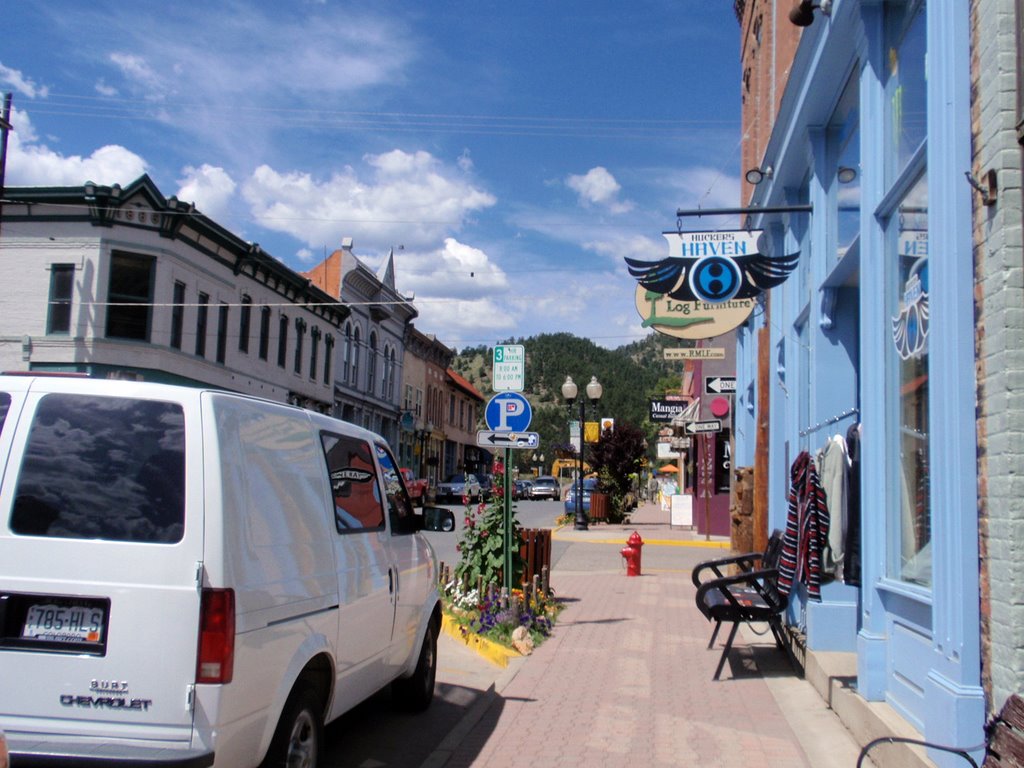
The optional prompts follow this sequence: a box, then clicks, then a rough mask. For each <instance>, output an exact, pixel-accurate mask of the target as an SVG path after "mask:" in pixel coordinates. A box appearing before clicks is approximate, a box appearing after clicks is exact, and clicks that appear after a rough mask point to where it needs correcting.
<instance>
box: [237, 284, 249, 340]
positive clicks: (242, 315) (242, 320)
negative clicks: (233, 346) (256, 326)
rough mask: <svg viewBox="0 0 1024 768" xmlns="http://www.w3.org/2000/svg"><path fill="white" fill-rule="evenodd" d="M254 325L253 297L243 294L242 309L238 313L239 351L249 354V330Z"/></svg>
mask: <svg viewBox="0 0 1024 768" xmlns="http://www.w3.org/2000/svg"><path fill="white" fill-rule="evenodd" d="M251 324H252V297H251V296H249V295H248V294H242V307H241V311H240V312H239V313H238V351H239V352H245V353H246V354H248V353H249V330H250V326H251Z"/></svg>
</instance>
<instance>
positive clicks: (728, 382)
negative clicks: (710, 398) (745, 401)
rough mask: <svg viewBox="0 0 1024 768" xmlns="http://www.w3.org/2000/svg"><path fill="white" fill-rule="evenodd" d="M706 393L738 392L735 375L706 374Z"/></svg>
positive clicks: (732, 393) (730, 393)
mask: <svg viewBox="0 0 1024 768" xmlns="http://www.w3.org/2000/svg"><path fill="white" fill-rule="evenodd" d="M704 394H705V395H734V394H736V377H735V376H705V377H704Z"/></svg>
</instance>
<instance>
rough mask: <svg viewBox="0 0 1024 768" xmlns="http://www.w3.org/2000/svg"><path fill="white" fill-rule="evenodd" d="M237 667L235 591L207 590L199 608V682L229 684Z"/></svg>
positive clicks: (197, 676) (197, 670) (197, 669)
mask: <svg viewBox="0 0 1024 768" xmlns="http://www.w3.org/2000/svg"><path fill="white" fill-rule="evenodd" d="M234 666H235V591H234V590H233V589H204V590H203V597H202V602H201V603H200V606H199V659H198V660H197V662H196V682H197V683H230V682H231V676H232V674H233V673H234Z"/></svg>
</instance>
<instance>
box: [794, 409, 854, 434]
mask: <svg viewBox="0 0 1024 768" xmlns="http://www.w3.org/2000/svg"><path fill="white" fill-rule="evenodd" d="M858 413H860V409H859V408H848V409H847V410H845V411H843V412H842V413H837V414H836V415H835V416H830V417H829V418H827V419H825V420H824V421H821V422H818V423H817V424H815V425H814V426H813V427H808V428H807V429H801V430H800V437H807V436H808V435H809V434H811V433H812V432H817V431H818V430H819V429H822V428H824V427H827V426H828V425H829V424H835V423H836V422H837V421H842V420H843V419H845V418H847V417H848V416H856V415H857V414H858Z"/></svg>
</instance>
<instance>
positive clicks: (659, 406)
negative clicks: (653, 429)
mask: <svg viewBox="0 0 1024 768" xmlns="http://www.w3.org/2000/svg"><path fill="white" fill-rule="evenodd" d="M650 404H651V410H650V414H649V416H648V420H649V421H651V422H670V421H672V419H673V418H675V417H676V416H678V415H679V414H681V413H682V412H683V411H685V410H686V409H687V407H688V406H689V405H690V402H689V401H688V400H651V401H650Z"/></svg>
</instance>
